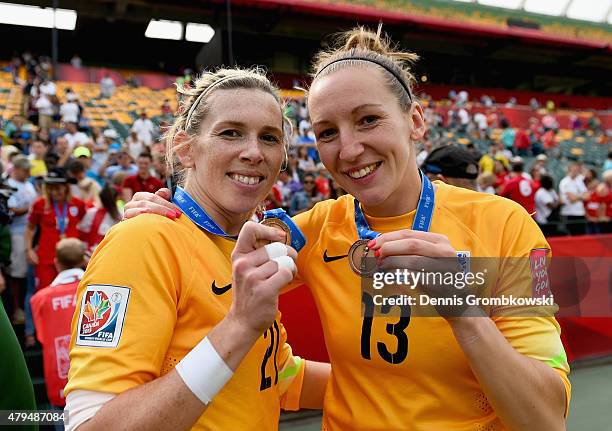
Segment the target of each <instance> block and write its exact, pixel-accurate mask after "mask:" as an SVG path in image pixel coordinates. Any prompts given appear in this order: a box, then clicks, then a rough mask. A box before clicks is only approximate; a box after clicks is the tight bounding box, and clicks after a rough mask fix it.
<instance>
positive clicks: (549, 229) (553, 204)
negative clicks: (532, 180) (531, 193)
mask: <svg viewBox="0 0 612 431" xmlns="http://www.w3.org/2000/svg"><path fill="white" fill-rule="evenodd" d="M559 205H560V201H559V195H558V194H557V192H556V191H555V189H554V184H553V179H552V178H551V177H550V176H549V175H542V176H541V178H540V188H539V189H538V191H537V192H536V194H535V208H536V215H535V219H536V221H537V222H538V224H539V225H540V229H542V232H543V233H544V235H545V236H552V235H554V234H555V233H557V228H556V227H555V225H554V224H551V222H555V221H558V220H557V219H558V212H557V211H556V210H557V209H558V208H559ZM553 211H554V212H555V214H553Z"/></svg>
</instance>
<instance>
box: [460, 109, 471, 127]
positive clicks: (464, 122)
mask: <svg viewBox="0 0 612 431" xmlns="http://www.w3.org/2000/svg"><path fill="white" fill-rule="evenodd" d="M457 117H458V118H459V132H460V133H465V132H466V131H467V126H468V124H469V123H470V114H468V111H467V110H466V109H465V108H461V109H459V110H458V111H457Z"/></svg>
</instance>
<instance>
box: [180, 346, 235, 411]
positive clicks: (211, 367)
mask: <svg viewBox="0 0 612 431" xmlns="http://www.w3.org/2000/svg"><path fill="white" fill-rule="evenodd" d="M175 368H176V371H177V372H178V373H179V376H181V378H182V379H183V381H184V382H185V384H186V385H187V387H188V388H189V389H190V390H191V392H193V394H194V395H195V396H196V397H198V398H199V399H200V401H202V402H203V403H204V404H208V403H210V402H211V401H212V399H213V398H214V397H215V395H217V393H218V392H219V391H220V390H221V389H222V388H223V386H225V384H226V383H227V382H228V381H229V379H231V378H232V376H233V375H234V372H233V371H232V370H231V369H230V367H228V366H227V364H226V363H225V361H224V360H223V358H222V357H221V356H219V354H218V353H217V351H216V350H215V348H214V347H213V345H212V344H211V343H210V341H209V340H208V337H205V338H204V339H203V340H202V341H200V342H199V343H198V344H197V345H196V346H195V347H194V348H193V349H192V350H191V351H190V352H189V353H187V356H185V357H184V358H183V359H182V360H181V361H180V362H179V363H178V364H176V367H175Z"/></svg>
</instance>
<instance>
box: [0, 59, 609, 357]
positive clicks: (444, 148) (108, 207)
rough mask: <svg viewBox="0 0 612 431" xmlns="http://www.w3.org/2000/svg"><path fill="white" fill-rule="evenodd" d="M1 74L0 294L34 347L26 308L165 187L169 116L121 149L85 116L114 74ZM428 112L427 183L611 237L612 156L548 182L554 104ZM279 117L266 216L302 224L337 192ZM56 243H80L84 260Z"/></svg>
mask: <svg viewBox="0 0 612 431" xmlns="http://www.w3.org/2000/svg"><path fill="white" fill-rule="evenodd" d="M73 60H74V61H75V62H77V60H76V59H73ZM79 61H80V59H79ZM77 63H78V62H77ZM79 64H80V63H79ZM24 70H25V76H23V73H24ZM9 72H11V74H12V80H13V83H14V84H17V85H19V88H20V89H21V92H22V98H21V104H20V106H21V112H20V114H17V115H12V116H10V118H3V119H0V140H1V143H2V146H1V163H2V176H3V182H4V183H5V189H6V188H8V189H7V190H4V192H2V191H0V200H1V197H2V196H5V195H6V196H7V197H8V196H9V195H10V197H8V201H7V202H6V205H7V206H8V209H9V210H10V214H11V217H12V220H11V222H10V223H9V224H8V226H6V227H4V228H2V229H0V264H1V265H2V273H1V277H2V278H1V279H0V281H2V283H0V291H3V292H2V299H3V300H4V304H5V308H7V311H9V313H10V314H9V315H10V316H11V317H12V319H13V322H14V323H16V324H21V323H24V322H25V334H26V341H25V342H26V346H31V345H33V344H34V343H35V336H34V334H35V327H34V321H33V319H32V314H33V313H32V311H31V309H30V297H31V296H32V295H34V294H35V293H36V292H40V291H42V290H44V288H45V287H47V286H49V285H64V284H70V283H74V281H75V279H74V278H75V277H77V278H78V277H80V275H81V274H82V272H79V270H78V267H79V266H82V265H81V263H82V264H83V265H84V264H85V262H86V257H87V254H88V253H91V252H92V251H93V250H94V249H95V247H96V245H97V244H99V243H100V241H101V240H102V239H103V237H104V235H105V233H106V232H107V231H108V230H109V229H110V228H111V227H112V226H113V225H114V224H116V223H118V222H119V221H120V220H121V218H122V208H123V205H124V203H125V202H126V201H128V200H129V199H131V198H132V196H133V194H134V193H136V192H139V191H147V192H155V191H156V190H158V189H159V188H161V187H164V186H165V185H166V184H169V183H170V182H171V178H168V176H169V175H168V171H167V168H166V160H165V155H164V153H165V145H164V143H163V139H161V138H162V136H163V131H164V128H165V127H167V125H168V124H169V123H170V121H171V120H172V115H173V112H174V109H175V108H174V107H175V106H176V105H175V103H173V102H171V100H170V99H167V98H163V99H160V100H159V101H158V103H157V105H156V106H148V107H147V109H141V110H135V116H134V117H135V118H134V119H133V120H132V123H131V124H128V125H127V126H128V129H127V134H124V135H126V136H122V135H121V134H120V133H119V132H118V130H117V128H116V127H114V125H112V124H110V123H109V124H106V126H105V127H99V125H98V126H97V125H93V124H92V122H91V121H90V120H91V118H90V117H89V114H88V109H90V108H88V106H90V105H88V103H90V104H91V103H92V102H96V103H99V102H104V101H105V100H107V99H109V98H112V97H113V94H114V92H115V91H116V87H115V84H114V82H113V80H112V78H111V77H110V76H109V75H105V76H104V77H103V78H102V80H101V82H100V83H99V94H98V95H97V97H95V98H94V99H95V100H83V97H82V95H79V94H78V93H77V92H76V91H74V90H73V89H72V87H71V86H70V85H69V84H67V83H55V82H53V81H52V80H51V79H50V63H49V61H48V59H47V58H44V57H43V58H38V59H35V58H34V57H32V56H31V55H29V54H26V55H23V56H22V57H21V58H20V59H19V60H14V61H13V62H12V63H11V64H10V65H9ZM422 101H423V106H424V116H425V119H426V121H427V124H428V127H429V132H428V134H427V139H426V140H425V141H424V142H421V143H418V144H417V153H416V160H417V163H418V164H419V166H421V169H422V170H423V172H425V173H426V174H427V175H429V176H430V177H431V178H432V179H440V180H442V181H445V182H448V183H451V184H454V185H457V186H461V187H467V188H472V189H474V190H478V191H480V192H483V193H495V194H499V195H501V196H505V197H507V198H510V199H513V200H515V201H517V202H518V203H519V204H520V205H522V206H523V207H525V209H526V210H527V211H528V213H529V214H531V215H532V216H533V217H534V218H535V220H536V221H537V222H538V223H539V224H540V226H541V227H542V230H543V231H544V232H545V234H547V235H565V234H571V235H578V234H584V233H590V234H596V233H605V232H611V228H610V226H611V220H612V152H609V153H608V155H607V160H598V161H596V162H597V163H598V164H597V163H596V165H594V164H593V163H584V162H583V161H582V160H581V159H580V157H579V155H578V156H577V157H575V160H568V162H569V163H568V164H566V166H565V167H566V168H567V172H566V176H565V177H563V178H560V177H559V176H558V175H557V174H555V173H553V172H552V170H551V169H550V164H551V162H552V161H553V160H557V159H559V158H561V152H560V149H559V141H560V139H559V135H560V134H561V133H565V134H567V131H562V130H560V128H559V125H558V123H557V120H556V117H555V108H554V106H551V105H550V103H548V104H545V107H543V108H542V107H541V106H540V104H539V102H538V101H537V100H535V99H534V100H533V101H532V103H531V105H532V106H531V108H532V109H533V110H534V112H535V111H536V110H539V109H544V110H545V115H543V116H541V118H536V117H535V116H534V117H533V118H532V119H531V120H530V121H529V124H527V125H521V126H519V127H517V126H515V127H512V125H511V124H509V121H508V120H507V119H506V118H505V117H504V116H503V114H501V113H499V112H498V111H497V110H496V106H498V105H496V104H495V103H494V101H493V100H492V99H491V98H487V97H484V98H482V99H481V100H479V101H475V102H474V101H472V102H471V101H470V100H469V96H468V94H467V92H465V91H461V92H459V93H454V92H453V93H452V94H450V95H449V99H448V100H446V101H445V102H443V103H441V102H439V101H433V100H431V98H428V97H427V96H423V97H422ZM508 103H510V104H512V101H509V102H508ZM475 108H478V109H475ZM151 112H154V113H155V114H154V115H152V116H151V118H150V117H149V114H150V113H151ZM285 114H286V116H287V118H289V119H290V121H291V123H292V125H293V133H292V135H291V142H290V149H289V152H288V160H287V166H286V169H284V170H283V171H282V172H281V173H280V175H279V178H278V181H277V183H276V185H275V186H274V188H273V190H272V191H271V193H270V194H269V195H268V197H267V199H266V201H265V202H264V203H263V204H264V206H265V208H266V209H272V208H277V207H282V208H285V210H286V211H287V212H288V213H289V214H290V215H296V214H299V213H301V212H303V211H306V210H308V209H310V208H312V207H313V206H314V205H315V204H316V203H317V202H319V201H321V200H324V199H329V198H337V197H339V196H341V195H343V194H345V192H344V190H342V188H341V187H340V186H339V185H338V184H336V183H335V182H334V181H333V180H332V179H331V178H330V176H329V175H328V172H327V171H326V169H325V167H324V166H323V165H322V164H321V162H320V159H319V155H318V152H317V150H316V145H315V137H314V134H313V131H312V127H311V124H310V122H309V116H308V108H307V105H306V102H305V100H304V99H302V98H290V99H288V100H287V103H286V108H285ZM609 133H610V131H606V130H602V127H601V124H600V123H599V122H598V120H597V117H596V116H592V117H591V119H590V120H589V121H587V122H581V121H580V120H579V119H578V117H576V118H575V119H574V120H573V121H572V130H571V131H570V134H571V137H574V138H578V137H581V136H583V137H588V138H589V140H590V141H593V142H596V143H597V145H598V146H601V148H604V149H605V151H608V150H609V144H607V142H608V141H607V140H608V137H609ZM0 203H1V202H0ZM1 208H2V207H1V205H0V210H1ZM0 212H1V211H0ZM64 238H78V239H80V241H82V243H83V244H84V247H83V250H80V248H79V246H78V245H75V244H77V243H74V242H68V243H65V242H62V240H63V239H64ZM62 244H63V245H62ZM60 252H61V253H60ZM57 253H60V254H61V256H60V255H58V254H57ZM58 256H59V257H61V258H60V259H59V260H58ZM35 302H36V301H33V303H35ZM40 314H41V312H40V310H38V311H34V315H35V316H40ZM39 339H41V334H39ZM66 349H67V347H66ZM66 351H67V350H66Z"/></svg>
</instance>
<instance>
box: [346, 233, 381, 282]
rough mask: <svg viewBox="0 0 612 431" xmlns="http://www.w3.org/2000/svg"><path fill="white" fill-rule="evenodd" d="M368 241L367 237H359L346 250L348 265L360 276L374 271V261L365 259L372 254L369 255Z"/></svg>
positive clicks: (368, 274) (369, 274)
mask: <svg viewBox="0 0 612 431" xmlns="http://www.w3.org/2000/svg"><path fill="white" fill-rule="evenodd" d="M368 242H370V240H368V239H359V240H357V241H355V243H353V245H352V246H351V248H350V250H349V252H348V261H349V266H350V267H351V269H352V270H353V272H354V273H355V274H357V275H358V276H360V277H369V276H371V275H372V274H374V272H376V261H375V260H374V259H366V257H372V256H373V255H372V256H370V249H369V248H368Z"/></svg>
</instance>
